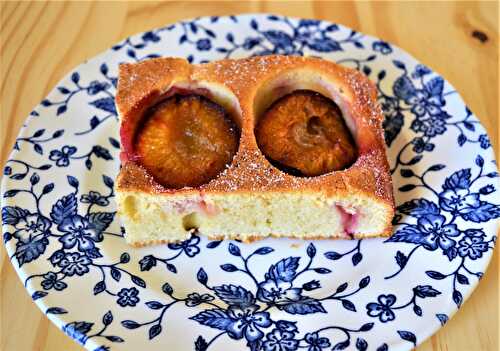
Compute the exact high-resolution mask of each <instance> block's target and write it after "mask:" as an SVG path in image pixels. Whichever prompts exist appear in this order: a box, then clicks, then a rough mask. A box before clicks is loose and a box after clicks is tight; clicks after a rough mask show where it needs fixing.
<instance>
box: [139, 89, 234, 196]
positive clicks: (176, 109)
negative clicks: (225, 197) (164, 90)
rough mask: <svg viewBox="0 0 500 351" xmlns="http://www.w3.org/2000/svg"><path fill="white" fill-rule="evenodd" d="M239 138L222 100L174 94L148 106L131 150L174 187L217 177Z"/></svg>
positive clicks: (153, 173)
mask: <svg viewBox="0 0 500 351" xmlns="http://www.w3.org/2000/svg"><path fill="white" fill-rule="evenodd" d="M238 143H239V131H238V129H237V128H236V126H235V124H234V123H233V121H232V120H231V119H230V118H229V116H228V115H227V113H226V112H225V110H224V109H223V108H222V107H221V106H220V105H218V104H216V103H215V102H213V101H210V100H208V99H207V98H205V97H203V96H200V95H175V96H173V97H170V98H167V99H166V100H164V101H163V102H161V103H159V104H157V105H156V106H154V107H153V108H151V109H150V110H149V112H148V115H147V116H146V118H145V120H144V122H143V124H142V126H141V128H140V129H139V131H138V133H137V135H136V138H135V152H136V154H137V155H138V159H139V162H140V163H141V165H142V166H143V167H144V168H146V170H147V171H148V172H149V174H150V175H152V176H153V177H154V178H155V180H156V181H157V182H158V183H160V184H162V185H163V186H165V187H167V188H175V189H178V188H183V187H187V186H190V187H196V186H200V185H202V184H205V183H208V182H209V181H210V180H211V179H213V178H215V177H216V176H217V175H218V174H219V173H220V172H221V171H223V170H224V168H225V167H226V165H227V164H229V163H230V162H231V160H232V159H233V156H234V154H235V153H236V151H237V149H238Z"/></svg>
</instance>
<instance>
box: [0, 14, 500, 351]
mask: <svg viewBox="0 0 500 351" xmlns="http://www.w3.org/2000/svg"><path fill="white" fill-rule="evenodd" d="M270 53H278V54H305V55H312V56H320V57H323V58H325V59H328V60H333V61H337V62H340V63H342V64H345V65H348V66H351V67H356V68H358V69H360V70H362V71H363V72H365V73H366V74H367V75H368V76H369V77H370V78H371V79H372V80H373V81H374V82H376V83H377V86H378V87H379V90H380V98H379V99H380V103H381V104H382V106H383V108H384V112H385V114H386V122H385V124H384V126H385V129H386V139H387V143H388V145H389V148H388V157H389V161H390V164H391V167H392V171H393V181H394V188H395V197H396V202H397V206H398V209H397V215H396V217H395V223H396V224H397V226H396V227H395V228H396V229H395V233H394V235H393V236H392V238H390V239H389V240H386V241H384V240H380V239H374V240H363V241H327V240H324V241H307V242H302V241H293V240H284V239H280V240H277V239H269V240H264V241H260V242H257V243H254V244H242V243H239V242H230V241H222V242H218V241H212V242H210V241H207V240H206V239H205V238H203V237H201V238H200V237H193V238H192V239H191V240H189V241H187V242H184V243H182V244H178V245H168V246H167V245H164V246H155V247H148V248H143V249H133V248H131V247H128V246H127V245H126V244H125V241H124V240H123V231H122V230H121V229H120V225H119V221H118V218H116V216H115V204H114V202H113V195H114V194H113V190H112V188H113V179H114V178H115V176H116V174H117V171H118V168H119V160H118V153H119V144H118V141H117V140H118V122H117V116H116V110H115V107H114V100H113V97H114V92H115V85H116V75H117V66H118V63H120V62H134V61H138V60H142V59H146V58H148V57H154V56H160V55H165V56H183V57H187V58H188V59H189V60H192V61H193V62H196V63H198V62H205V61H210V60H216V59H221V58H224V57H238V58H239V57H246V56H249V55H258V54H270ZM4 174H5V176H4V178H3V182H2V193H3V198H2V217H3V231H4V240H5V243H6V247H7V251H8V253H9V255H10V256H11V260H12V264H13V265H14V267H15V268H16V270H17V272H18V274H19V276H20V278H21V279H22V281H23V282H24V284H25V285H26V287H27V289H28V291H29V293H30V294H31V296H32V297H33V300H34V301H35V303H36V304H37V305H38V306H39V307H40V308H41V309H42V310H43V312H44V313H46V314H47V316H48V317H49V318H50V319H51V320H52V321H53V322H54V323H55V324H56V325H57V326H59V327H60V328H62V329H63V330H64V331H65V332H66V334H68V335H69V336H70V337H72V338H74V339H75V340H76V341H78V342H80V343H81V344H83V345H84V346H85V348H87V349H91V350H94V349H97V350H108V349H112V350H138V349H145V348H147V349H148V350H166V349H168V350H178V351H181V350H192V349H196V350H206V349H209V350H236V349H246V348H248V349H252V350H265V351H269V350H287V351H292V350H297V349H308V350H309V351H319V350H321V349H332V348H333V349H335V350H340V349H352V350H355V349H357V350H365V349H370V350H387V349H390V350H407V349H410V348H412V347H413V346H415V345H416V344H418V343H420V342H422V341H423V340H424V339H425V338H427V337H428V336H429V335H431V334H432V333H434V332H435V331H436V330H438V329H439V328H440V327H441V325H443V324H444V323H446V321H447V320H448V318H449V317H450V316H451V315H452V314H453V313H455V311H456V310H457V307H460V305H461V304H462V303H463V301H464V300H465V299H466V298H467V297H468V296H469V295H470V293H471V292H472V291H473V290H474V288H475V286H476V284H477V282H478V279H479V278H480V277H481V275H482V272H484V271H485V270H486V267H487V265H488V262H489V260H490V258H491V254H492V250H493V246H494V242H495V234H496V232H497V229H498V224H499V222H498V217H499V216H500V206H499V204H500V199H499V196H498V194H499V193H498V191H497V189H498V187H499V182H498V173H497V168H496V164H495V161H494V156H493V151H492V148H491V146H490V143H489V141H488V136H487V135H486V133H485V131H484V128H483V127H482V126H481V125H480V123H479V121H478V120H477V118H476V117H475V116H474V115H473V114H472V113H471V112H470V111H469V110H468V109H467V108H466V106H465V105H464V102H463V101H462V99H461V98H460V96H459V95H458V93H456V92H455V90H454V89H453V87H452V86H450V85H449V84H448V83H447V82H446V81H444V79H443V78H441V77H440V76H439V75H438V74H436V73H435V72H432V71H431V70H429V69H428V68H426V67H425V66H423V65H421V64H419V63H418V62H417V61H416V60H415V59H413V58H412V57H410V56H409V55H408V54H406V53H404V52H403V51H402V50H400V49H398V48H396V47H394V46H392V45H390V44H388V43H386V42H383V41H381V40H379V39H375V38H373V37H369V36H365V35H363V34H360V33H356V32H353V31H351V30H350V29H348V28H345V27H342V26H337V25H335V24H331V23H328V22H323V21H312V20H299V19H292V18H286V17H280V16H270V15H244V16H236V17H220V18H217V17H211V18H209V17H204V18H198V19H194V20H188V21H183V22H178V23H176V24H175V25H170V26H168V27H165V28H160V29H156V30H153V31H150V32H147V33H142V34H138V35H135V36H133V37H131V38H129V39H127V40H125V41H124V42H122V43H120V44H118V45H116V46H114V47H113V48H112V49H111V50H108V51H106V52H105V53H103V54H101V55H99V56H97V57H95V58H93V59H91V60H89V61H88V62H86V63H85V64H82V65H80V66H79V67H77V68H76V69H75V70H74V71H73V72H71V73H70V74H69V75H68V76H66V77H65V78H64V79H63V80H62V81H61V82H60V83H59V84H58V85H57V87H56V88H55V89H54V90H53V91H52V92H51V93H50V94H49V95H48V96H47V98H46V99H45V100H44V101H42V103H41V104H40V105H39V106H37V107H36V108H35V109H34V110H33V112H32V113H31V115H30V117H29V119H28V120H27V122H26V125H25V127H24V128H23V130H22V132H21V133H20V136H19V138H18V139H17V141H16V145H15V150H14V151H13V153H12V155H11V157H10V159H9V160H8V161H7V164H6V167H5V170H4ZM166 346H168V347H167V348H165V347H166Z"/></svg>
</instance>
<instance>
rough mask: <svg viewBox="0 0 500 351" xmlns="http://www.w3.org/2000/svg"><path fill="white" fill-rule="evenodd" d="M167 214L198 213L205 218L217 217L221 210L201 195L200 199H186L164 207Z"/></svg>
mask: <svg viewBox="0 0 500 351" xmlns="http://www.w3.org/2000/svg"><path fill="white" fill-rule="evenodd" d="M163 209H164V211H165V212H171V211H172V210H175V211H177V213H178V214H185V213H191V212H197V213H200V214H203V215H205V216H215V215H217V214H218V213H219V212H220V209H219V208H218V207H217V206H216V205H214V204H213V203H210V202H208V201H206V200H205V199H204V197H203V195H201V197H200V198H198V199H186V200H182V201H173V202H171V203H169V204H167V205H166V206H164V207H163Z"/></svg>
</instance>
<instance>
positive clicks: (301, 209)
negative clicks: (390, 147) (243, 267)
mask: <svg viewBox="0 0 500 351" xmlns="http://www.w3.org/2000/svg"><path fill="white" fill-rule="evenodd" d="M116 105H117V108H118V111H119V114H120V138H121V147H122V150H121V162H122V167H121V170H120V173H119V175H118V179H117V181H116V200H117V203H118V214H119V216H120V218H121V220H122V223H123V225H124V226H125V229H126V240H127V242H128V243H129V244H132V245H135V246H141V245H147V244H152V243H163V242H175V241H180V240H185V239H187V238H189V237H190V235H191V233H192V232H193V231H194V230H197V231H198V232H199V233H200V234H202V235H206V236H208V237H210V238H212V239H222V238H227V239H240V240H243V241H252V240H256V239H261V238H265V237H268V236H273V237H292V238H300V239H320V238H332V239H333V238H342V239H348V238H366V237H377V236H389V235H390V234H391V232H392V226H391V220H392V217H393V215H394V198H393V192H392V184H391V176H390V172H389V166H388V162H387V158H386V153H385V144H384V138H383V130H382V120H383V116H382V113H381V109H380V107H379V106H378V104H377V90H376V88H375V86H374V85H373V84H372V83H371V82H370V81H369V80H368V78H367V77H365V76H364V75H363V74H362V73H360V72H358V71H356V70H353V69H349V68H345V67H342V66H339V65H337V64H335V63H333V62H329V61H326V60H322V59H317V58H306V57H296V56H278V55H275V56H263V57H253V58H248V59H240V60H221V61H216V62H212V63H207V64H199V65H192V64H189V63H188V62H187V61H186V60H184V59H180V58H157V59H152V60H148V61H143V62H139V63H134V64H122V65H120V73H119V80H118V92H117V96H116Z"/></svg>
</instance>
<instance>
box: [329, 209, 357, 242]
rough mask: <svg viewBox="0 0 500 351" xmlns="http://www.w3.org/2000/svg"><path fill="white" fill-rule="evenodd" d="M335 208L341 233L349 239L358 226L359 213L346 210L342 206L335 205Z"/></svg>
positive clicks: (353, 210)
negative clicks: (338, 215)
mask: <svg viewBox="0 0 500 351" xmlns="http://www.w3.org/2000/svg"><path fill="white" fill-rule="evenodd" d="M335 208H336V209H337V211H338V212H339V214H340V220H341V223H342V228H343V231H344V233H345V234H346V235H348V236H349V237H350V238H351V239H352V238H353V234H354V232H355V231H356V227H357V226H358V218H359V215H360V213H359V211H357V210H355V209H346V208H345V207H344V206H342V205H339V204H335Z"/></svg>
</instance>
